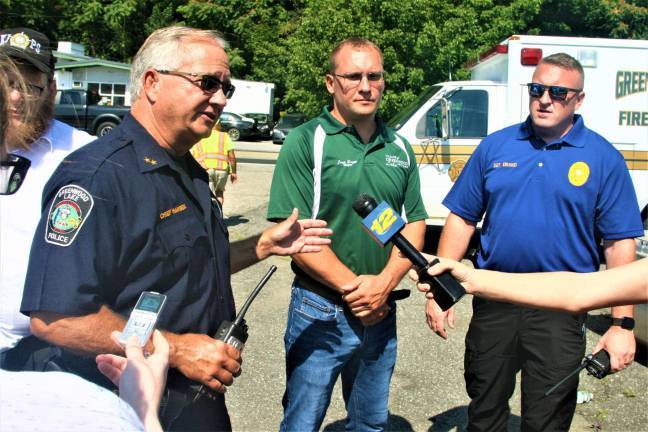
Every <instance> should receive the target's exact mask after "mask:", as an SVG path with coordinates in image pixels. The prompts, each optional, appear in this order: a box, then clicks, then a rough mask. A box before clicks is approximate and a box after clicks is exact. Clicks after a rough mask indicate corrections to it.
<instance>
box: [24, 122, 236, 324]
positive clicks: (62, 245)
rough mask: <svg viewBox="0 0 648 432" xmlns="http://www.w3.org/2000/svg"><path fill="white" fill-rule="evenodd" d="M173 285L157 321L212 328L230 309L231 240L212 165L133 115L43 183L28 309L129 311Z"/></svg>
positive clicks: (70, 312) (228, 315) (230, 314)
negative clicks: (204, 165)
mask: <svg viewBox="0 0 648 432" xmlns="http://www.w3.org/2000/svg"><path fill="white" fill-rule="evenodd" d="M142 291H156V292H160V293H162V294H165V295H167V301H166V304H165V307H164V309H163V311H162V313H161V314H160V316H159V319H158V328H161V329H164V330H169V331H172V332H176V333H186V332H196V333H208V334H213V333H214V332H215V330H216V329H217V328H218V325H219V324H220V322H221V321H222V320H225V319H232V317H233V315H234V300H233V297H232V292H231V288H230V270H229V242H228V236H227V230H226V228H225V226H224V224H223V221H222V218H221V215H220V211H219V209H218V208H216V207H215V204H214V203H213V202H212V200H211V198H210V193H209V188H208V185H207V175H206V173H205V172H204V170H202V169H201V167H200V166H199V165H198V164H197V163H196V162H195V160H194V159H193V158H192V157H191V156H189V155H188V154H187V155H186V156H185V157H184V160H183V161H181V160H175V159H174V158H172V157H171V156H170V155H169V154H168V153H167V152H166V151H165V150H163V149H162V147H160V146H159V145H158V144H157V143H156V142H155V141H154V140H153V138H152V137H151V136H150V135H149V134H148V133H147V132H146V130H145V129H144V128H143V127H142V126H141V125H140V124H139V123H138V122H137V121H136V120H135V119H134V118H133V117H132V116H130V115H128V116H126V117H125V119H124V121H123V122H122V124H121V125H120V126H119V127H118V128H116V129H115V130H114V131H113V132H112V133H111V134H109V135H107V136H105V137H102V138H100V139H99V140H97V141H95V142H94V143H92V144H90V145H88V146H86V147H84V148H82V149H80V150H79V151H76V152H74V153H72V154H71V155H70V156H68V157H67V158H66V159H65V160H64V162H63V163H62V164H61V166H60V167H59V168H58V169H57V171H56V172H55V173H54V175H53V176H52V178H51V180H50V181H49V182H48V184H47V186H46V187H45V190H44V195H43V214H42V218H41V221H40V223H39V226H38V228H37V230H36V235H35V238H34V241H33V245H32V250H31V257H30V263H29V272H28V275H27V280H26V284H25V292H24V296H23V302H22V307H21V311H22V312H23V313H25V314H29V313H30V312H33V311H50V312H55V313H60V314H65V315H85V314H88V313H92V312H96V311H97V310H98V309H99V308H100V306H101V305H108V306H109V307H110V308H111V309H112V310H114V311H115V312H117V313H119V314H122V315H124V316H128V315H129V314H130V312H131V310H132V308H133V307H134V305H135V303H136V301H137V299H138V297H139V295H140V293H141V292H142Z"/></svg>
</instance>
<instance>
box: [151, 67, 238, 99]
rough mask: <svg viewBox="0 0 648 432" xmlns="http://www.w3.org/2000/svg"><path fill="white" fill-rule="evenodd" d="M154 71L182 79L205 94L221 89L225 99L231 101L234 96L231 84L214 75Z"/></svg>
mask: <svg viewBox="0 0 648 432" xmlns="http://www.w3.org/2000/svg"><path fill="white" fill-rule="evenodd" d="M156 71H157V72H158V73H161V74H162V75H173V76H179V77H182V78H184V79H186V80H188V81H189V82H191V83H192V84H194V85H197V86H198V87H200V90H202V91H204V92H205V93H216V92H217V91H218V90H220V89H221V88H222V89H223V93H225V97H226V98H227V99H231V97H232V96H233V95H234V90H236V87H234V86H233V85H232V83H229V82H223V81H221V80H220V78H218V77H217V76H215V75H203V74H198V73H193V72H180V71H171V70H159V69H156ZM190 77H193V78H195V79H191V78H190Z"/></svg>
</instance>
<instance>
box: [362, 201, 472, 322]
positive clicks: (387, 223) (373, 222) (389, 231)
mask: <svg viewBox="0 0 648 432" xmlns="http://www.w3.org/2000/svg"><path fill="white" fill-rule="evenodd" d="M353 210H355V212H356V213H358V214H359V215H360V217H362V226H363V227H364V228H365V229H366V230H367V231H368V232H369V234H371V236H372V237H373V238H374V240H376V242H378V243H379V244H380V245H381V246H384V245H385V244H386V243H388V242H392V243H393V244H394V246H396V247H397V248H398V250H400V251H401V253H402V254H403V255H405V256H406V257H407V259H409V260H410V261H411V262H412V264H414V265H415V266H416V267H417V268H418V269H419V270H418V277H419V282H422V283H426V284H429V285H430V291H432V294H434V301H436V303H437V304H438V305H439V307H440V308H441V309H442V310H444V311H445V310H448V309H449V308H451V307H452V306H453V305H454V304H455V303H457V302H458V301H459V300H460V299H461V297H463V296H464V294H466V290H465V289H464V288H463V287H462V286H461V284H460V283H459V282H457V280H456V279H455V278H454V277H453V276H452V275H451V274H450V273H449V272H445V273H441V274H440V275H437V276H430V275H429V274H428V272H427V269H428V268H430V267H431V266H433V265H434V264H436V263H438V262H439V260H438V259H436V258H435V259H434V260H433V261H432V262H428V261H427V260H426V259H425V257H424V256H423V255H422V254H421V253H420V252H419V251H418V250H417V249H416V248H415V247H414V246H413V245H412V243H410V242H409V241H408V240H407V239H406V238H405V237H403V235H402V234H401V233H400V231H401V230H402V229H403V227H404V226H405V221H404V220H403V218H401V217H400V215H399V214H398V213H397V212H395V211H394V210H393V209H392V208H391V207H390V206H389V204H387V203H386V202H384V201H383V202H381V203H380V204H377V203H376V200H375V199H373V198H372V197H371V196H369V195H367V194H365V193H363V194H360V195H359V196H358V198H356V200H355V201H354V202H353Z"/></svg>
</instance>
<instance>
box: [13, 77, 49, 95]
mask: <svg viewBox="0 0 648 432" xmlns="http://www.w3.org/2000/svg"><path fill="white" fill-rule="evenodd" d="M9 87H11V88H12V89H14V90H17V91H19V92H23V91H25V92H26V93H27V94H28V95H29V96H33V97H39V96H40V95H42V94H43V91H44V90H45V87H41V86H39V85H36V84H32V83H28V82H26V83H25V84H24V87H22V86H21V85H20V83H18V82H17V81H9Z"/></svg>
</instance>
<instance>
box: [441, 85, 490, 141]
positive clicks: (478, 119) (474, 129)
mask: <svg viewBox="0 0 648 432" xmlns="http://www.w3.org/2000/svg"><path fill="white" fill-rule="evenodd" d="M450 100H451V102H452V108H451V117H450V119H451V121H452V125H451V128H450V136H451V137H453V138H482V137H485V136H486V133H487V131H488V92H486V91H485V90H461V91H458V92H457V93H455V94H454V95H452V97H451V98H450Z"/></svg>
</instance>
